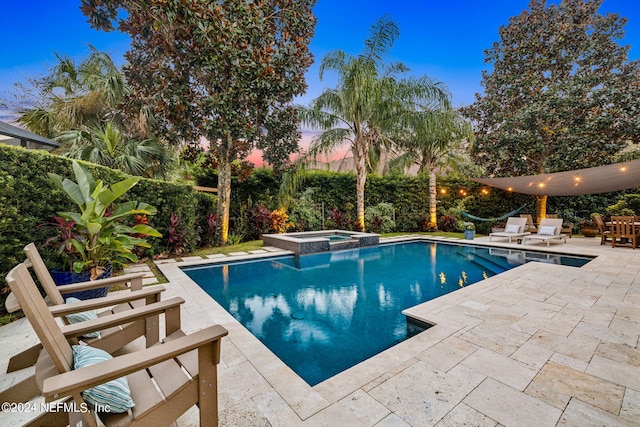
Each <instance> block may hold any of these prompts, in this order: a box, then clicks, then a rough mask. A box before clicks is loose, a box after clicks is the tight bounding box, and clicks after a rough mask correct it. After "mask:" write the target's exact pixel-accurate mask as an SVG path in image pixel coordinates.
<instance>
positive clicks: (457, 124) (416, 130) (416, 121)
mask: <svg viewBox="0 0 640 427" xmlns="http://www.w3.org/2000/svg"><path fill="white" fill-rule="evenodd" d="M398 132H399V133H398V136H396V138H395V139H396V141H397V146H398V148H399V149H400V150H402V151H403V153H402V154H401V155H400V156H398V157H397V158H396V159H394V160H393V164H395V165H397V166H400V167H403V168H405V167H407V166H410V165H412V164H415V165H417V166H418V168H419V169H418V173H419V174H420V173H427V174H429V226H430V228H432V229H434V230H435V229H437V217H436V202H437V192H436V174H437V172H438V171H439V170H442V169H444V168H449V167H453V168H456V169H463V168H464V169H465V171H466V173H467V174H468V173H469V171H470V170H473V169H475V168H477V167H476V166H475V165H473V164H472V162H471V159H470V157H469V155H468V147H469V144H470V143H471V142H472V141H473V127H472V126H471V123H469V122H468V121H466V120H465V119H464V118H463V117H462V115H461V114H460V112H458V111H457V110H454V109H453V108H441V109H435V110H434V109H428V108H427V109H423V110H420V111H415V112H409V113H408V114H406V115H405V116H404V117H403V119H402V120H401V122H400V126H399V128H398Z"/></svg>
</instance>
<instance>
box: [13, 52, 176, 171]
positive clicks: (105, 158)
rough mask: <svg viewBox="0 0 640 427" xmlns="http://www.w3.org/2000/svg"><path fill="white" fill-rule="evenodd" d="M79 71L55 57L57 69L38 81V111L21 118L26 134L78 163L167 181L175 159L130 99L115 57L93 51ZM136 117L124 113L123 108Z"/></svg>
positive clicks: (147, 117) (144, 111)
mask: <svg viewBox="0 0 640 427" xmlns="http://www.w3.org/2000/svg"><path fill="white" fill-rule="evenodd" d="M90 49H91V54H90V55H89V57H87V58H86V59H85V60H83V61H82V62H81V63H80V64H78V65H76V64H75V63H74V61H73V60H72V59H71V58H69V57H62V56H60V55H57V54H56V57H57V58H58V64H57V65H56V66H55V67H54V68H53V70H52V71H51V73H50V74H49V75H48V76H46V77H44V78H43V79H41V80H39V81H36V82H35V86H36V89H37V90H38V91H39V94H38V96H39V105H37V106H36V107H34V108H31V109H26V110H23V111H22V112H21V114H20V116H19V118H18V122H20V123H22V124H23V125H24V126H25V127H26V128H27V129H29V130H30V131H32V132H35V133H38V134H40V135H44V136H47V137H49V138H54V139H57V140H58V141H60V142H62V143H63V147H62V148H61V149H59V150H58V152H59V153H60V154H62V155H64V156H67V157H71V158H74V159H81V160H86V161H89V162H92V163H96V164H100V165H103V166H108V167H111V168H113V169H119V170H122V171H123V172H126V173H128V174H131V175H138V176H145V177H150V178H157V179H166V178H168V177H169V176H170V174H171V172H172V171H173V170H174V169H175V159H174V156H173V153H172V152H171V150H169V149H168V148H167V147H166V146H165V145H164V144H162V142H161V141H160V140H158V139H157V138H154V137H153V136H152V135H151V134H150V132H149V129H150V127H151V126H152V124H153V123H152V122H153V116H152V115H151V114H150V109H149V108H148V107H147V106H144V105H135V101H134V100H129V99H127V94H128V93H129V88H128V86H127V83H126V80H125V78H124V75H123V74H122V72H121V70H120V69H119V68H118V67H117V66H116V65H115V64H114V62H113V60H112V59H111V57H110V56H109V55H108V54H107V53H104V52H100V51H98V50H97V49H96V48H94V47H93V46H90ZM127 102H129V103H133V104H130V105H127V106H126V107H129V108H128V110H129V111H132V112H133V113H132V114H127V113H126V112H125V108H126V107H125V104H126V103H127Z"/></svg>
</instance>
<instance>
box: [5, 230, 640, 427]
mask: <svg viewBox="0 0 640 427" xmlns="http://www.w3.org/2000/svg"><path fill="white" fill-rule="evenodd" d="M599 240H600V239H599V238H596V239H585V238H582V237H574V238H572V239H568V243H567V244H554V245H552V247H551V251H554V252H567V253H578V254H589V255H598V257H597V258H596V259H594V260H593V261H591V262H590V263H589V264H587V265H586V266H584V267H582V268H580V269H577V268H574V267H564V266H559V265H552V264H543V263H529V264H526V265H523V266H520V267H517V268H515V269H513V270H510V271H508V272H506V273H503V274H500V275H498V276H494V277H492V278H490V279H488V280H484V281H482V282H479V283H476V284H474V285H472V286H469V287H466V288H463V289H460V290H458V291H456V292H453V293H451V294H448V295H445V296H443V297H441V298H438V299H436V300H433V301H429V302H426V303H424V304H421V305H419V306H416V307H413V308H410V309H409V310H407V311H406V314H408V315H411V316H414V317H417V318H419V319H422V320H424V321H427V322H429V323H433V324H435V326H434V327H432V328H430V329H429V330H427V331H425V332H423V333H421V334H419V335H417V336H415V337H413V338H411V339H409V340H407V341H405V342H403V343H401V344H399V345H397V346H395V347H393V348H391V349H389V350H387V351H385V352H383V353H381V354H379V355H377V356H375V357H373V358H371V359H369V360H367V361H365V362H363V363H361V364H359V365H357V366H355V367H353V368H351V369H349V370H348V371H345V372H343V373H341V374H339V375H337V376H335V377H333V378H330V379H329V380H327V381H325V382H323V383H321V384H318V385H317V386H315V387H309V386H308V385H307V384H306V383H305V382H304V381H302V380H301V379H300V378H299V377H298V376H297V375H295V374H294V373H293V372H292V371H291V370H290V369H289V368H288V367H287V366H286V365H284V364H283V363H282V362H281V361H280V360H279V359H278V358H276V357H275V356H274V355H273V354H272V353H271V352H270V351H269V350H267V349H266V348H265V347H264V346H263V345H262V344H261V343H260V342H259V341H258V340H257V339H256V338H255V337H253V336H252V335H251V334H250V333H249V332H248V331H247V330H246V329H244V327H242V326H241V325H240V324H239V323H238V322H236V321H235V320H234V319H233V318H232V317H231V315H229V314H228V313H227V312H225V311H224V310H223V309H222V308H221V307H220V306H219V305H218V304H217V303H216V302H215V301H213V300H212V299H211V298H209V297H208V296H206V294H204V292H203V291H202V290H201V289H200V288H199V287H198V286H197V285H196V284H195V283H193V282H192V281H191V280H190V279H189V278H187V277H186V275H184V274H183V273H182V272H181V271H180V270H179V266H180V265H183V264H193V263H207V262H212V261H218V260H219V259H220V257H215V256H214V257H212V258H211V259H206V260H198V259H194V260H191V261H188V262H186V263H176V262H175V261H172V260H170V261H167V262H164V263H159V264H158V266H159V268H160V269H161V270H162V272H163V273H164V274H165V275H166V276H167V278H168V279H169V280H170V282H171V283H170V284H167V285H166V286H167V288H168V290H167V292H166V294H167V295H166V296H167V297H169V296H174V295H179V296H181V297H183V298H184V299H185V300H186V303H185V304H184V306H183V309H182V313H183V317H182V319H183V324H184V329H185V330H187V331H192V330H196V329H200V328H202V327H205V326H208V325H210V324H214V323H220V324H222V325H223V326H225V327H226V328H227V329H228V330H229V336H228V337H227V338H225V339H224V341H223V347H222V362H221V364H220V366H219V402H220V420H221V421H220V423H221V425H229V426H236V425H237V426H240V425H242V426H252V425H256V426H268V425H273V426H296V425H308V426H333V425H336V424H343V425H349V426H392V425H393V426H407V425H409V426H427V425H437V426H458V425H473V426H497V425H504V426H527V425H531V426H553V425H561V426H586V425H607V426H616V425H620V426H624V425H629V426H632V425H638V424H639V423H640V421H639V420H640V349H639V348H638V338H639V336H640V276H639V275H638V272H639V271H640V250H631V249H630V248H615V249H612V248H611V247H609V246H600V245H599ZM474 243H480V244H487V245H489V244H490V243H489V241H488V238H478V239H476V240H475V241H474ZM491 245H494V246H495V245H499V246H502V247H513V248H521V247H522V246H521V245H517V244H512V245H508V244H502V243H501V242H493V243H491ZM542 246H543V245H530V246H529V245H528V246H527V248H529V249H536V250H542V251H544V250H546V249H545V248H543V247H542ZM274 252H277V250H275V249H274V248H264V252H261V251H259V252H258V253H256V254H235V255H234V256H233V257H234V258H236V259H237V258H244V257H256V256H270V255H272V254H273V253H274ZM16 337H17V338H16ZM16 341H19V342H16ZM32 341H33V336H32V332H31V330H30V327H29V325H28V324H27V323H26V322H24V321H19V322H15V323H14V324H11V325H8V326H5V327H2V328H0V351H1V352H2V353H0V354H1V355H2V358H1V360H2V361H3V362H4V363H5V364H6V359H8V356H9V355H10V354H13V353H15V352H16V351H18V350H19V348H22V347H25V346H27V345H28V344H30V342H32ZM16 344H17V345H16ZM0 368H4V365H2V366H0ZM2 371H4V369H2ZM2 381H3V382H4V384H8V383H10V381H11V377H10V376H8V375H5V376H4V377H3V378H2ZM0 386H2V385H0ZM5 415H7V414H0V424H3V425H4V423H5V422H6V420H7V419H9V418H3V417H5ZM3 420H4V421H3ZM196 420H197V411H196V410H193V409H192V410H191V411H190V412H189V413H187V414H186V415H185V416H183V417H182V418H181V419H180V420H179V421H178V425H179V426H188V425H195V424H196Z"/></svg>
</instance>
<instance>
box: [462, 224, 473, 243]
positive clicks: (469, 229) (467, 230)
mask: <svg viewBox="0 0 640 427" xmlns="http://www.w3.org/2000/svg"><path fill="white" fill-rule="evenodd" d="M462 232H463V233H464V238H465V239H467V240H473V239H474V238H475V237H476V225H475V224H474V223H472V222H468V221H465V222H463V223H462Z"/></svg>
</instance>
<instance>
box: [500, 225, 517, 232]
mask: <svg viewBox="0 0 640 427" xmlns="http://www.w3.org/2000/svg"><path fill="white" fill-rule="evenodd" d="M504 231H505V233H519V232H520V226H519V225H516V224H507V226H506V227H505V228H504Z"/></svg>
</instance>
